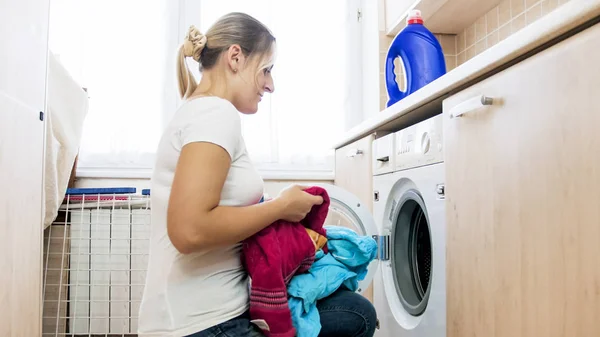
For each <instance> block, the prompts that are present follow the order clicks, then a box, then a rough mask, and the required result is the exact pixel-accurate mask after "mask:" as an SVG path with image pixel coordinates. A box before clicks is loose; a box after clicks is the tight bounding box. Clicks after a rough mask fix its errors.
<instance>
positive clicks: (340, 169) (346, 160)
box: [334, 135, 374, 302]
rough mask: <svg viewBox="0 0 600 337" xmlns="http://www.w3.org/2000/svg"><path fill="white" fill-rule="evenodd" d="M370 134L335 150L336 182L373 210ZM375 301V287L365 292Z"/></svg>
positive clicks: (366, 295)
mask: <svg viewBox="0 0 600 337" xmlns="http://www.w3.org/2000/svg"><path fill="white" fill-rule="evenodd" d="M373 139H374V137H373V136H372V135H369V136H367V137H365V138H362V139H360V140H357V141H356V142H354V143H352V144H348V145H346V146H344V147H342V148H339V149H337V150H336V151H335V181H334V184H335V185H337V186H339V187H341V188H343V189H345V190H346V191H348V192H350V193H352V194H354V195H355V196H357V197H358V198H359V199H360V201H361V202H362V203H363V205H366V206H367V208H368V209H369V211H370V212H371V213H372V212H373V162H372V143H373ZM364 295H365V297H367V298H368V299H369V300H370V301H371V302H372V301H373V287H372V286H371V287H369V288H368V289H367V290H365V292H364Z"/></svg>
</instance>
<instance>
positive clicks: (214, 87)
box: [190, 70, 231, 100]
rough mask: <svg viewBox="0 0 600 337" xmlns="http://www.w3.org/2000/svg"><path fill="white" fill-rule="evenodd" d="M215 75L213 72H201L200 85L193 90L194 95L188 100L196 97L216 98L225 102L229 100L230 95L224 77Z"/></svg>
mask: <svg viewBox="0 0 600 337" xmlns="http://www.w3.org/2000/svg"><path fill="white" fill-rule="evenodd" d="M219 75H220V74H216V73H215V72H214V71H213V70H210V71H204V72H202V78H201V79H200V83H198V86H197V87H196V90H194V93H193V94H192V95H191V96H190V98H193V97H197V96H217V97H220V98H223V99H226V100H231V97H230V94H229V92H228V90H227V84H226V82H225V81H224V79H225V76H224V74H222V75H221V76H219Z"/></svg>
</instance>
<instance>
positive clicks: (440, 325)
mask: <svg viewBox="0 0 600 337" xmlns="http://www.w3.org/2000/svg"><path fill="white" fill-rule="evenodd" d="M390 139H391V140H390ZM376 141H377V140H376ZM391 141H393V144H392V145H391V146H390V142H391ZM382 143H384V145H380V144H375V146H374V153H375V163H374V166H375V167H374V177H373V189H374V198H375V202H374V206H373V215H374V217H375V222H376V224H377V232H378V234H379V237H378V242H379V254H378V255H379V258H378V259H379V265H378V268H377V270H376V272H375V280H374V302H375V306H376V309H377V313H378V317H379V321H380V329H379V330H378V331H377V333H376V335H377V336H382V337H383V336H389V337H392V336H393V337H403V336H406V337H443V336H445V335H446V270H445V256H446V253H445V251H446V228H445V206H444V163H443V161H444V160H443V145H442V144H443V134H442V115H437V116H435V117H432V118H430V119H428V120H425V121H423V122H420V123H418V124H415V125H413V126H411V127H408V128H406V129H404V130H401V131H399V132H397V133H395V134H393V135H390V136H389V137H387V139H386V138H383V139H382ZM381 149H383V150H381ZM382 151H383V153H382ZM386 151H388V152H391V153H385V152H386Z"/></svg>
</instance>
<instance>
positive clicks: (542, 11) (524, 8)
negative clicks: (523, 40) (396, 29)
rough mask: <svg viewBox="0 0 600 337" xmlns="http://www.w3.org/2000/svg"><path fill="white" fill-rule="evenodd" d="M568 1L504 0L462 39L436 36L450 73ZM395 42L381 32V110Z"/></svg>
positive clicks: (385, 100) (384, 101) (476, 23)
mask: <svg viewBox="0 0 600 337" xmlns="http://www.w3.org/2000/svg"><path fill="white" fill-rule="evenodd" d="M472 1H476V0H472ZM567 1H569V0H504V1H502V2H501V3H500V4H499V5H498V6H496V7H495V8H493V9H492V10H491V11H489V12H488V13H487V14H485V15H483V16H482V17H481V18H479V19H478V20H476V21H475V22H474V23H473V24H472V25H470V26H469V27H467V28H466V29H465V30H464V31H463V32H461V33H459V34H458V35H436V37H437V38H438V40H439V41H440V43H441V45H442V49H443V50H444V56H445V58H446V68H447V70H448V71H450V70H452V69H454V68H455V67H457V66H459V65H461V64H463V63H465V62H467V61H468V60H470V59H472V58H473V57H475V56H476V55H478V54H480V53H481V52H483V51H484V50H486V49H488V48H490V47H492V46H494V45H495V44H497V43H498V42H500V41H502V40H504V39H506V38H507V37H509V36H510V35H512V34H514V33H516V32H517V31H519V30H520V29H522V28H523V27H525V26H527V25H528V24H531V23H532V22H535V21H536V20H538V19H539V18H541V17H542V16H544V15H546V14H547V13H549V12H550V11H552V10H554V9H556V8H557V7H558V6H560V5H562V4H564V3H566V2H567ZM434 33H435V32H434ZM392 40H393V37H391V36H387V35H385V31H380V32H379V46H380V50H379V51H380V63H379V69H380V84H379V88H380V92H381V95H380V109H381V110H383V109H385V104H386V102H387V91H386V87H385V73H384V71H385V57H386V54H387V50H388V47H389V45H390V43H391V42H392ZM399 68H400V71H398V69H399ZM396 69H397V71H396V72H397V78H398V79H400V80H401V81H402V80H403V76H401V75H402V73H401V67H396ZM398 75H400V76H398ZM401 85H402V83H401Z"/></svg>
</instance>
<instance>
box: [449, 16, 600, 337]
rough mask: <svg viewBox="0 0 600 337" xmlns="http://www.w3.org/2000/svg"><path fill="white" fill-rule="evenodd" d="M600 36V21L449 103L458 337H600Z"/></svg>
mask: <svg viewBox="0 0 600 337" xmlns="http://www.w3.org/2000/svg"><path fill="white" fill-rule="evenodd" d="M598 46H600V24H596V25H595V26H592V27H591V28H588V29H586V30H584V31H582V32H581V33H578V34H577V35H575V36H572V37H570V38H568V39H567V40H564V41H562V42H561V43H558V44H556V45H554V46H552V47H550V48H549V49H547V50H545V51H542V52H540V53H539V54H536V55H534V56H531V57H530V58H528V59H526V60H524V61H522V62H520V63H518V64H516V65H514V66H512V67H510V68H508V69H506V70H504V71H502V72H500V73H498V74H496V75H494V76H492V77H489V78H487V79H485V80H483V81H482V82H480V83H478V84H476V85H473V86H472V87H470V88H467V89H465V90H464V91H462V92H459V93H457V94H455V95H454V96H452V97H450V98H448V99H447V100H445V101H444V143H445V144H444V151H445V165H446V170H447V171H446V202H447V205H446V210H447V214H446V215H447V218H446V219H447V269H446V270H447V312H448V318H447V319H448V330H447V332H448V333H447V335H448V337H465V336H489V337H530V336H570V337H579V336H580V337H584V336H585V337H587V336H600V324H599V323H598V318H599V317H600V305H598V304H599V303H600V246H599V245H598V242H599V241H600V225H599V224H600V194H599V193H598V191H599V190H600V136H599V132H598V130H599V126H600V106H599V105H598V101H597V99H596V97H597V96H598V90H599V88H600V66H598V63H597V60H598V59H600V48H598ZM481 95H485V96H489V97H491V98H493V100H494V103H493V104H492V105H484V106H481V107H480V108H475V109H463V108H464V107H468V106H467V105H464V104H463V103H464V102H473V101H471V99H472V98H474V97H475V98H478V97H480V96H481ZM451 113H464V114H462V116H460V117H455V118H450V114H451Z"/></svg>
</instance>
